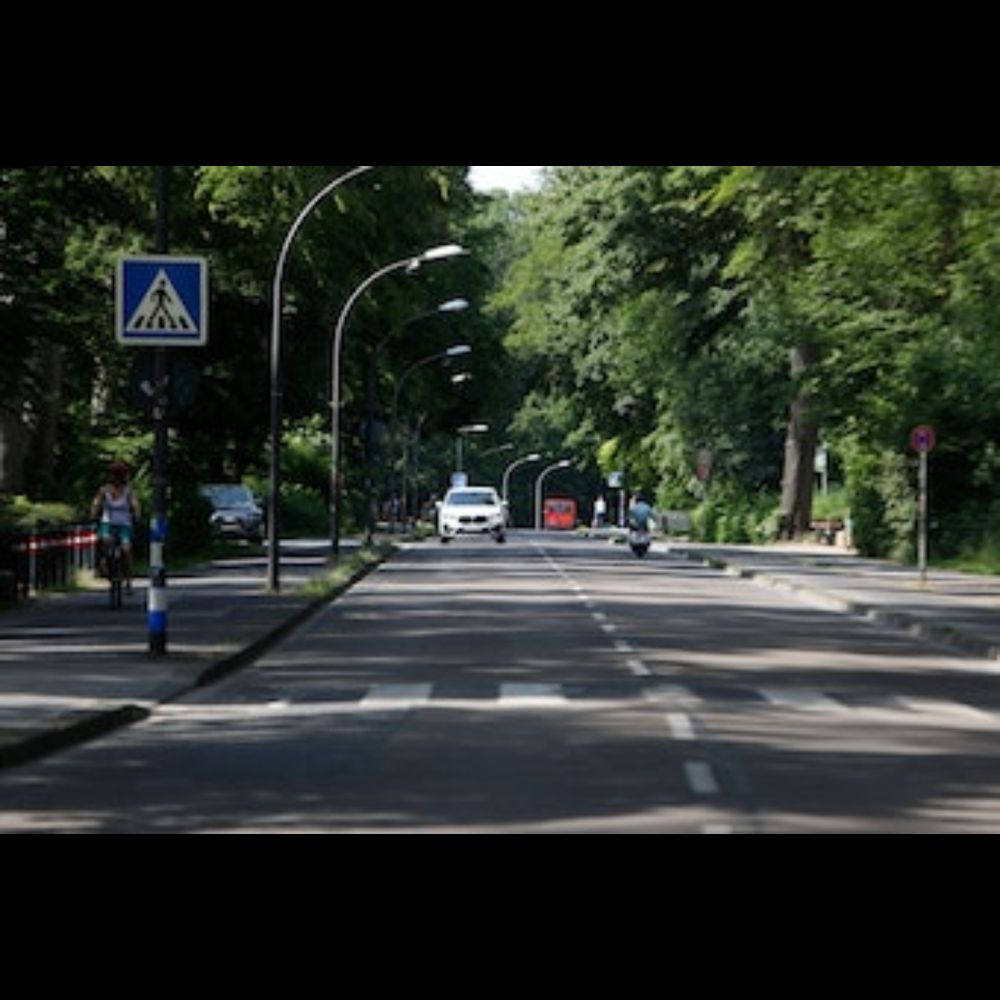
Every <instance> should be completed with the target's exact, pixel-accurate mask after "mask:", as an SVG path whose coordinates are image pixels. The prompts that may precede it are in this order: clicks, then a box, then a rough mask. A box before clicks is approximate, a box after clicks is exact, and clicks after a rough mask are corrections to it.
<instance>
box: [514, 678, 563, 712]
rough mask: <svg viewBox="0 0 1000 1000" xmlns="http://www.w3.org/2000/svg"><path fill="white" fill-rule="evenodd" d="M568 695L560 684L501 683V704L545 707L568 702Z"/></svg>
mask: <svg viewBox="0 0 1000 1000" xmlns="http://www.w3.org/2000/svg"><path fill="white" fill-rule="evenodd" d="M566 700H567V699H566V695H565V693H564V692H563V689H562V685H560V684H501V685H500V704H501V705H505V706H518V707H521V708H527V707H529V706H532V707H538V708H545V707H550V706H553V707H554V706H561V705H565V704H566Z"/></svg>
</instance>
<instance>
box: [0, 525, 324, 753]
mask: <svg viewBox="0 0 1000 1000" xmlns="http://www.w3.org/2000/svg"><path fill="white" fill-rule="evenodd" d="M282 548H283V556H282V593H281V594H280V595H274V594H268V593H267V590H266V585H265V584H266V579H267V572H266V571H267V566H266V560H264V559H259V558H258V559H249V560H241V559H234V560H223V561H219V562H215V563H212V564H211V565H209V566H205V567H202V568H200V569H199V570H195V571H190V572H187V573H179V574H178V575H176V576H172V577H171V579H170V587H169V594H170V613H169V626H168V627H169V635H168V642H169V653H170V655H169V656H168V657H167V658H165V659H157V660H153V659H150V658H149V656H148V655H147V650H148V634H147V628H146V614H145V595H146V588H147V583H146V581H143V580H137V581H136V586H135V593H134V594H133V595H132V596H131V597H129V598H126V602H125V607H124V608H123V609H121V610H120V611H112V610H111V609H110V607H109V606H108V597H107V592H106V591H105V590H104V589H103V588H101V589H97V590H92V591H83V592H77V593H71V594H51V595H46V596H45V597H42V598H39V599H37V600H34V601H31V602H29V603H27V604H25V605H22V606H19V607H15V608H13V609H9V610H4V611H2V612H0V767H4V766H9V765H12V764H18V763H22V762H23V761H25V760H31V759H34V758H36V757H39V756H42V755H43V754H45V753H47V752H50V751H51V750H53V749H57V748H59V747H63V746H67V745H71V744H73V743H75V742H79V741H81V740H83V739H87V738H89V737H91V736H94V735H96V734H98V733H101V732H106V731H109V730H111V729H114V728H115V727H117V726H119V725H123V724H126V723H129V722H134V721H136V719H140V718H143V717H144V716H145V715H146V714H148V713H149V712H150V711H151V710H152V709H153V708H154V707H155V706H156V705H157V704H160V703H162V702H165V701H169V700H171V699H173V698H177V697H179V696H180V695H181V694H183V693H184V692H185V691H188V690H191V689H192V688H194V687H197V686H199V685H202V684H205V683H207V682H209V681H211V680H212V679H214V678H217V677H219V676H221V675H224V674H225V673H226V672H228V671H230V670H233V669H236V668H237V667H238V666H240V665H241V664H242V663H245V662H247V661H249V660H251V659H253V658H254V656H255V655H258V654H259V652H260V650H261V649H262V648H264V647H266V646H267V645H269V644H270V643H272V642H274V641H275V640H276V639H277V638H278V637H279V636H280V635H282V634H283V633H284V632H285V631H287V630H288V629H290V628H292V627H294V625H295V624H296V623H297V622H299V621H301V620H302V619H303V618H305V617H308V615H309V613H310V612H311V611H312V610H313V609H314V607H315V606H316V604H317V603H318V602H317V601H316V600H315V599H314V598H310V597H308V596H306V595H305V594H303V593H302V592H301V588H302V586H303V585H304V584H305V583H307V582H308V580H309V578H310V577H312V576H316V575H318V574H320V573H322V572H323V571H325V570H326V569H327V565H326V554H325V550H324V548H323V547H321V546H318V545H316V544H315V543H313V544H309V543H305V544H301V543H300V544H296V543H287V545H283V546H282Z"/></svg>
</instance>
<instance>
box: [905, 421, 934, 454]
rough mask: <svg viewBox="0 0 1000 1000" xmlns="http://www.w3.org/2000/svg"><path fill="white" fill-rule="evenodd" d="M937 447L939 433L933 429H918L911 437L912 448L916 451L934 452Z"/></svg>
mask: <svg viewBox="0 0 1000 1000" xmlns="http://www.w3.org/2000/svg"><path fill="white" fill-rule="evenodd" d="M936 445H937V433H936V432H935V430H934V428H933V427H926V426H924V427H917V428H916V429H915V430H914V431H913V433H912V434H911V435H910V447H911V448H912V449H913V450H914V451H919V452H929V451H933V450H934V448H935V446H936Z"/></svg>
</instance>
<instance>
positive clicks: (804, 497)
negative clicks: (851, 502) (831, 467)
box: [781, 343, 818, 539]
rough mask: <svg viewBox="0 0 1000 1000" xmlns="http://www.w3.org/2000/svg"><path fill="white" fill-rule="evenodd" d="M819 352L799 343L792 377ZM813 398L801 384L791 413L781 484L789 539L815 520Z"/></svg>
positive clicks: (784, 527)
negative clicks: (813, 500)
mask: <svg viewBox="0 0 1000 1000" xmlns="http://www.w3.org/2000/svg"><path fill="white" fill-rule="evenodd" d="M816 355H817V351H816V348H815V346H814V345H813V344H810V343H801V344H796V345H795V347H794V348H792V378H793V380H795V381H796V382H800V381H801V378H802V376H803V374H804V373H805V371H806V370H807V369H808V367H809V366H810V365H811V364H813V363H814V362H815V361H816ZM811 402H812V401H811V399H810V397H809V394H808V392H807V391H806V390H805V389H804V388H801V387H800V389H799V393H798V396H796V398H795V399H794V400H793V402H792V407H791V412H790V414H789V420H788V436H787V438H786V439H785V473H784V478H783V480H782V488H781V537H782V538H787V539H793V538H802V537H803V536H804V535H806V534H807V533H808V531H809V525H810V523H811V522H812V499H813V485H814V475H815V463H816V444H817V437H818V434H817V429H816V425H815V422H814V420H813V416H812V406H811Z"/></svg>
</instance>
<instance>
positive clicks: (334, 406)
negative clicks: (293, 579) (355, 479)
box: [330, 257, 419, 559]
mask: <svg viewBox="0 0 1000 1000" xmlns="http://www.w3.org/2000/svg"><path fill="white" fill-rule="evenodd" d="M417 260H419V258H418V257H405V258H403V259H402V260H397V261H395V262H394V263H392V264H387V265H386V266H385V267H382V268H379V270H377V271H376V272H375V273H374V274H370V275H368V277H367V278H365V280H364V281H362V282H361V284H360V285H358V287H357V288H355V289H354V291H353V292H352V293H351V296H350V298H348V300H347V302H346V303H345V304H344V308H343V309H341V311H340V316H339V317H338V318H337V325H336V328H335V329H334V332H333V344H332V346H331V349H330V350H331V360H330V372H331V374H330V409H331V418H330V431H331V433H330V551H331V554H332V556H333V558H334V559H336V558H338V557H339V555H340V354H341V345H342V344H343V341H344V330H345V329H346V327H347V321H348V319H349V318H350V315H351V310H352V309H353V308H354V305H355V303H356V302H357V301H358V299H360V298H361V296H362V295H364V293H365V292H367V291H368V289H369V288H371V286H372V285H374V284H375V282H376V281H378V280H379V279H381V278H384V277H385V276H386V275H388V274H392V273H393V272H394V271H402V270H404V269H405V268H409V267H411V266H412V265H413V264H414V262H415V261H417Z"/></svg>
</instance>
